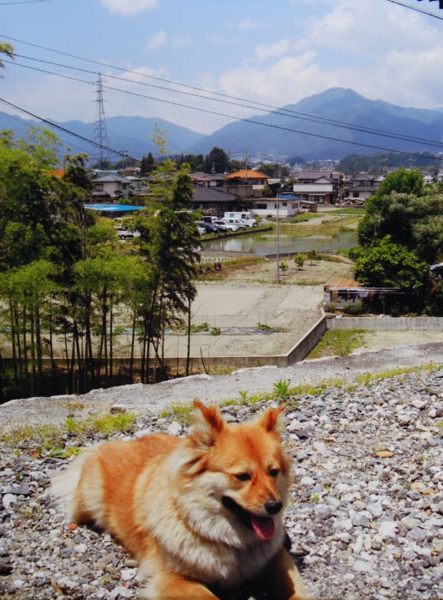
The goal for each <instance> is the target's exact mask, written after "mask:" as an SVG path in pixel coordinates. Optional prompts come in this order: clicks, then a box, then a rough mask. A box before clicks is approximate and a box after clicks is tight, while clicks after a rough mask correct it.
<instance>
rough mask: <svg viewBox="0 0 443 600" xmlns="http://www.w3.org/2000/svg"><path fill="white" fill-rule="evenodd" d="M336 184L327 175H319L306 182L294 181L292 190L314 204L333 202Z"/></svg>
mask: <svg viewBox="0 0 443 600" xmlns="http://www.w3.org/2000/svg"><path fill="white" fill-rule="evenodd" d="M336 189H337V188H336V185H335V184H334V182H333V181H332V180H331V179H329V178H327V177H319V178H318V179H315V180H313V181H310V182H308V183H294V184H293V186H292V191H293V192H294V194H296V195H297V196H298V197H299V198H301V199H302V200H305V201H307V202H315V203H316V204H333V203H334V201H335V198H336V195H337V194H336Z"/></svg>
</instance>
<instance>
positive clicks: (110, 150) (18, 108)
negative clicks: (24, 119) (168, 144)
mask: <svg viewBox="0 0 443 600" xmlns="http://www.w3.org/2000/svg"><path fill="white" fill-rule="evenodd" d="M0 102H3V104H6V105H7V106H10V107H12V108H15V109H16V110H19V111H20V112H22V113H24V114H25V115H28V116H30V117H32V118H33V119H37V120H38V121H41V122H42V123H45V124H46V125H49V126H50V127H54V128H55V129H58V130H60V131H63V133H67V134H69V135H72V136H74V137H76V138H78V139H80V140H82V141H83V142H88V143H89V144H92V145H94V146H98V145H99V144H98V142H96V141H94V140H91V139H89V138H87V137H86V136H84V135H81V134H79V133H76V132H75V131H71V130H70V129H67V128H66V127H62V126H61V125H58V124H57V123H54V122H53V121H49V120H48V119H45V118H43V117H40V116H39V115H36V114H35V113H32V112H30V111H29V110H26V109H25V108H22V107H21V106H17V105H16V104H13V103H12V102H9V101H8V100H5V99H4V98H0ZM103 149H104V150H108V151H109V152H112V153H114V154H118V155H119V156H121V157H122V158H128V154H127V152H122V151H121V150H114V149H113V148H110V147H109V146H103ZM129 158H133V159H134V160H138V159H136V158H134V157H133V156H129Z"/></svg>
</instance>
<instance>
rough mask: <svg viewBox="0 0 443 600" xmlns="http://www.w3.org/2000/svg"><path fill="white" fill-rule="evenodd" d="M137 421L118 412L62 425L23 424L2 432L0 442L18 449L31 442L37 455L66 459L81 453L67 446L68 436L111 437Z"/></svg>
mask: <svg viewBox="0 0 443 600" xmlns="http://www.w3.org/2000/svg"><path fill="white" fill-rule="evenodd" d="M136 418H137V415H136V414H134V413H117V414H105V415H92V416H91V417H88V418H87V419H79V420H78V419H75V418H74V417H72V416H69V417H67V419H66V421H65V423H64V424H63V425H59V426H57V425H51V424H45V425H30V424H24V425H20V426H18V427H15V428H14V429H11V430H9V431H4V430H0V443H4V444H7V445H8V446H11V447H13V448H15V447H17V446H18V445H19V444H20V443H21V442H24V441H28V440H32V442H33V444H35V453H36V454H37V455H38V456H40V455H43V454H44V455H47V456H57V457H64V458H66V457H69V456H72V455H74V454H78V453H79V452H80V449H78V448H76V447H66V444H65V442H66V434H70V435H73V436H75V435H81V434H82V433H86V432H91V433H100V434H101V435H102V436H104V437H109V436H111V435H114V434H117V433H121V432H123V431H126V430H128V429H130V428H131V427H132V425H133V424H134V421H135V419H136Z"/></svg>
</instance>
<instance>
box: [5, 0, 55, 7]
mask: <svg viewBox="0 0 443 600" xmlns="http://www.w3.org/2000/svg"><path fill="white" fill-rule="evenodd" d="M41 2H54V0H21V1H19V2H0V6H15V5H16V4H39V3H41Z"/></svg>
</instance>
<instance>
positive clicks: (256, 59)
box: [0, 0, 443, 133]
mask: <svg viewBox="0 0 443 600" xmlns="http://www.w3.org/2000/svg"><path fill="white" fill-rule="evenodd" d="M399 2H400V4H397V3H395V2H392V1H389V0H21V1H19V0H16V1H15V2H14V1H13V0H0V40H2V41H6V42H9V43H11V44H12V45H13V46H14V48H15V52H16V54H17V55H18V56H17V57H16V59H15V61H14V62H13V63H12V64H11V63H9V62H6V61H4V62H5V69H3V70H2V76H3V78H2V79H1V80H0V97H1V98H4V99H6V100H8V101H9V102H12V103H13V104H16V105H17V106H19V107H22V108H24V109H26V110H29V111H31V112H33V113H35V114H37V115H39V116H42V117H44V118H47V119H53V120H57V121H68V120H73V119H78V120H82V121H85V122H93V121H94V120H95V118H96V102H95V100H96V81H97V77H98V73H99V72H100V73H101V75H102V79H103V85H104V90H103V94H104V102H105V104H104V106H105V113H106V116H108V117H111V116H118V115H139V116H146V117H155V118H164V119H166V120H168V121H172V122H174V123H177V124H178V125H183V126H185V127H188V128H190V129H193V130H194V131H198V132H202V133H210V132H212V131H214V130H216V129H218V128H220V127H221V126H223V125H225V124H226V123H228V122H229V121H231V120H233V119H235V118H237V119H238V118H243V117H248V116H251V115H256V114H262V111H260V110H259V109H258V107H257V103H259V104H265V105H267V106H269V107H272V106H273V107H282V106H285V105H287V104H293V103H296V102H298V101H299V100H301V99H302V98H305V97H307V96H310V95H312V94H316V93H319V92H322V91H324V90H327V89H329V88H331V87H336V86H339V87H347V88H352V89H353V90H354V91H356V92H358V93H360V94H362V95H364V96H365V97H367V98H371V99H381V100H385V101H387V102H391V103H394V104H398V105H400V106H414V107H417V108H438V107H442V106H443V75H442V65H443V10H439V8H438V2H429V1H427V0H424V1H423V2H417V0H399ZM401 4H403V5H407V6H412V7H413V8H417V9H420V10H423V11H427V12H429V13H432V14H434V15H436V16H437V17H439V18H433V17H431V16H429V15H426V14H422V13H419V12H417V11H416V10H410V9H408V8H406V7H405V6H401ZM53 50H55V51H57V52H53ZM85 59H87V60H85ZM94 61H95V62H94ZM97 62H99V63H103V64H102V65H99V64H97ZM49 63H57V64H49ZM36 69H39V70H36ZM42 70H44V71H49V73H48V72H42ZM174 82H175V84H174ZM176 84H181V85H176ZM111 88H114V89H111ZM161 88H166V89H161ZM179 90H181V91H182V92H186V93H185V94H183V93H179ZM214 92H215V93H216V94H222V95H223V96H220V95H219V96H216V98H219V99H224V100H228V98H226V96H229V97H234V98H238V99H242V100H241V101H240V100H238V101H237V100H234V101H233V100H232V99H230V103H226V102H223V103H222V102H217V101H216V100H215V99H214V95H213V93H214ZM245 101H247V103H246V104H247V106H244V104H245ZM239 104H242V105H243V106H239ZM197 109H200V110H197ZM0 110H1V111H4V112H14V111H13V110H11V108H7V107H5V106H4V105H3V104H2V103H0ZM18 114H20V113H18ZM222 115H224V116H222ZM22 116H23V115H22Z"/></svg>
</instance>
